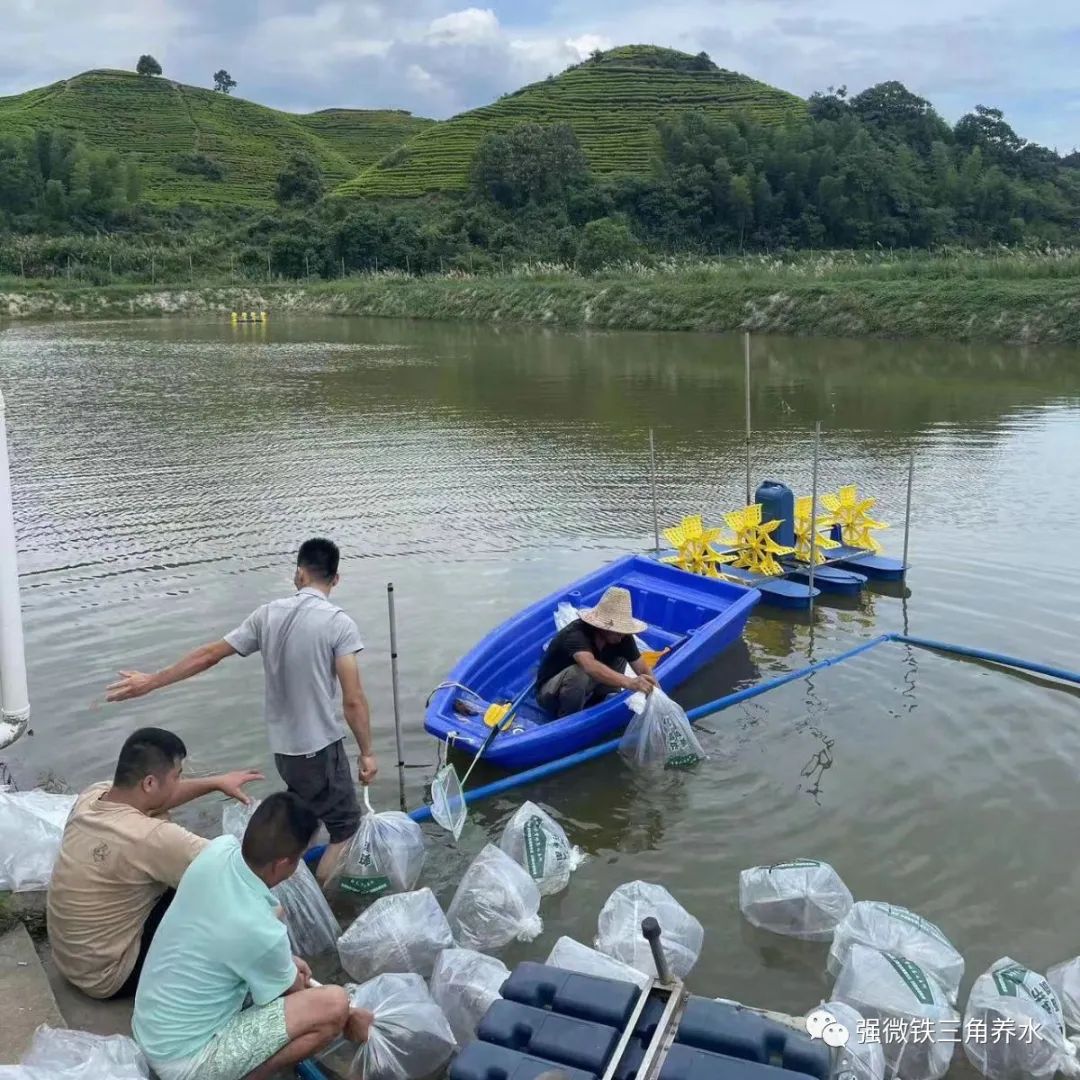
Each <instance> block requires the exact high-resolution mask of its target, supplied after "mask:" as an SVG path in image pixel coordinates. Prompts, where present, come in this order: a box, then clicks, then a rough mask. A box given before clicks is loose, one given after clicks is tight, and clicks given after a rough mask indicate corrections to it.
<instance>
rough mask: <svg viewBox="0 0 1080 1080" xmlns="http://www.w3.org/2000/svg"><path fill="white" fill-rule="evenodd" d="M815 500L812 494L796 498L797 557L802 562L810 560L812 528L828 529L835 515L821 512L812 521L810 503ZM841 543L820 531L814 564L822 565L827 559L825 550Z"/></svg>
mask: <svg viewBox="0 0 1080 1080" xmlns="http://www.w3.org/2000/svg"><path fill="white" fill-rule="evenodd" d="M812 502H813V497H812V496H810V495H803V496H801V497H800V498H798V499H796V500H795V522H794V524H795V558H797V559H798V560H799V561H800V562H804V563H809V562H810V547H811V544H810V538H811V535H812V531H811V530H815V529H826V528H828V527H829V526H830V525H832V524H833V520H834V519H833V517H832V516H831V515H829V514H820V515H818V516H816V517H814V519H813V522H812V523H811V512H810V504H811V503H812ZM839 546H840V545H839V543H837V541H835V540H833V539H832V538H830V537H828V536H823V535H822V534H821V533H820V532H819V533H818V537H817V544H816V551H815V558H814V565H815V566H820V565H821V564H822V563H823V562H824V561H825V556H824V555H823V554H822V552H823V551H828V550H830V549H831V548H838V547H839Z"/></svg>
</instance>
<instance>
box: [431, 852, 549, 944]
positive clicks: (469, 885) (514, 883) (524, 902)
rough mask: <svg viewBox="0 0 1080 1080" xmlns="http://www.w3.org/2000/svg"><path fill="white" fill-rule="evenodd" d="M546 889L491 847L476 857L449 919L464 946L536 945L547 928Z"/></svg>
mask: <svg viewBox="0 0 1080 1080" xmlns="http://www.w3.org/2000/svg"><path fill="white" fill-rule="evenodd" d="M539 910H540V890H539V889H538V888H537V887H536V882H535V881H533V879H532V878H531V877H529V875H528V873H526V871H525V870H523V869H522V868H521V867H520V866H518V864H517V863H516V862H514V860H513V859H511V858H510V856H509V855H507V854H506V853H505V852H503V851H500V850H499V848H497V847H496V846H495V845H494V844H488V845H487V846H486V847H485V848H484V849H483V851H481V852H480V854H479V855H477V856H476V858H475V859H473V861H472V863H471V864H470V866H469V868H468V870H466V871H465V876H464V877H463V878H462V879H461V884H460V885H458V887H457V892H455V893H454V899H453V900H451V901H450V906H449V907H448V908H447V909H446V917H447V918H448V919H449V920H450V926H451V928H452V929H453V932H454V938H455V939H456V940H457V941H458V943H459V944H461V945H465V946H467V947H468V948H470V949H479V950H481V951H483V950H487V949H498V948H501V947H502V946H503V945H508V944H509V943H510V942H511V941H514V940H515V939H516V940H517V941H532V940H533V938H535V937H536V936H537V935H538V934H539V933H540V931H541V930H542V929H543V923H542V922H541V921H540V916H539V914H538V912H539Z"/></svg>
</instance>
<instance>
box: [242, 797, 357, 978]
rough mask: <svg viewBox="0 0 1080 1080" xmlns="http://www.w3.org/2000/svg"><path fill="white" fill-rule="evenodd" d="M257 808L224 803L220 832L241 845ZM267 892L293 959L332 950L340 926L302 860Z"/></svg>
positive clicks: (255, 801)
mask: <svg viewBox="0 0 1080 1080" xmlns="http://www.w3.org/2000/svg"><path fill="white" fill-rule="evenodd" d="M258 805H259V803H258V800H255V799H253V800H252V802H251V805H250V806H245V805H244V804H243V803H242V802H237V801H236V800H232V801H231V802H228V803H226V804H225V806H224V808H223V809H222V811H221V831H222V832H224V833H228V834H229V835H231V836H235V837H236V839H237V840H239V841H240V842H241V843H243V841H244V830H245V829H247V825H248V822H249V821H250V820H251V815H252V814H254V813H255V810H256V808H257V807H258ZM270 891H271V892H272V893H273V894H274V896H276V897H277V899H278V901H279V902H280V904H281V909H282V911H283V912H284V914H285V926H286V927H287V929H288V931H289V941H290V942H292V947H293V951H294V952H295V953H296V955H297V956H303V957H305V958H310V957H313V956H319V955H320V954H322V953H324V952H328V951H329V950H330V949H332V948H334V945H335V944H336V942H337V939H338V936H339V935H340V934H341V926H340V925H339V923H338V921H337V918H336V917H335V916H334V913H333V912H332V911H331V910H330V905H329V904H328V903H327V900H326V896H325V895H324V894H323V891H322V887H321V886H320V885H319V883H318V881H316V879H315V875H314V874H313V873H312V872H311V870H310V869H309V868H308V865H307V863H305V862H304V861H303V859H301V860H300V863H299V865H298V866H297V867H296V870H294V871H293V875H292V877H290V878H286V879H285V880H284V881H282V882H281V883H280V884H278V885H275V886H274V887H273V889H271V890H270Z"/></svg>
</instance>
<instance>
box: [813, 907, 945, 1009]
mask: <svg viewBox="0 0 1080 1080" xmlns="http://www.w3.org/2000/svg"><path fill="white" fill-rule="evenodd" d="M856 943H857V944H860V945H867V946H869V947H870V948H871V949H878V950H880V951H881V952H893V953H898V954H899V955H900V956H905V957H907V959H909V960H914V961H915V963H916V964H918V965H919V967H921V968H922V969H923V970H924V971H928V972H929V973H930V974H931V975H933V976H934V978H936V979H937V981H938V982H939V983H940V984H941V985H942V986H943V987H945V989H946V991H947V992H948V995H949V1000H950V1001H951V1002H953V1003H954V1004H955V1003H956V995H957V992H958V990H959V989H960V980H961V979H962V978H963V977H964V958H963V957H962V956H961V955H960V953H959V952H957V950H956V948H955V947H954V946H953V943H952V942H951V941H949V939H948V938H947V937H946V936H945V935H944V934H943V933H942V932H941V930H940V929H939V928H938V927H936V926H935V925H934V924H933V923H932V922H929V921H928V920H926V919H924V918H922V917H921V916H919V915H916V914H915V912H913V911H909V910H908V909H907V908H905V907H898V906H897V905H895V904H884V903H882V902H881V901H878V900H860V901H858V903H856V904H853V905H852V907H851V910H850V911H849V912H848V913H847V915H845V916H844V918H843V919H842V920H841V921H840V923H839V924H838V925H837V927H836V930H835V932H834V933H833V941H832V945H831V946H830V948H829V959H828V969H829V974H830V975H837V974H839V972H840V969H841V968H842V967H843V966H844V961H845V960H846V958H847V953H848V950H849V949H850V948H851V946H852V945H853V944H856Z"/></svg>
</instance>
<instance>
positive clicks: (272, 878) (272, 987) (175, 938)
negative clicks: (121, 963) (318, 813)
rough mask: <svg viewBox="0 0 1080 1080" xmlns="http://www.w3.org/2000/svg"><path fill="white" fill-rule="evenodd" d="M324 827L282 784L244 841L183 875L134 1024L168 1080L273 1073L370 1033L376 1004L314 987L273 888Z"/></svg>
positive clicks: (208, 855)
mask: <svg viewBox="0 0 1080 1080" xmlns="http://www.w3.org/2000/svg"><path fill="white" fill-rule="evenodd" d="M317 826H318V819H317V818H316V817H315V814H314V813H313V812H312V811H311V810H310V809H309V808H308V806H307V805H306V804H305V803H304V802H302V801H301V799H300V798H299V797H298V796H296V795H293V794H291V793H290V792H278V793H276V794H274V795H271V796H270V797H269V798H267V799H266V800H264V801H263V803H262V805H261V806H259V808H258V809H257V810H256V811H255V813H254V814H253V815H252V818H251V821H250V823H249V824H248V827H247V831H246V832H245V833H244V840H243V844H242V845H241V844H240V843H239V842H238V841H237V840H236V839H235V838H234V837H232V836H222V837H219V838H218V839H217V840H214V841H213V842H212V843H211V844H209V845H208V846H207V847H206V848H205V849H204V850H203V851H202V852H201V853H200V854H199V855H198V856H197V857H196V858H195V859H194V861H193V862H192V863H191V865H190V866H189V867H188V868H187V870H186V871H185V873H184V876H183V877H182V878H181V880H180V887H179V888H178V889H177V891H176V897H175V899H174V900H173V902H172V905H171V907H170V908H169V910H168V912H166V914H165V917H164V918H163V919H162V921H161V925H160V926H159V927H158V931H157V934H156V936H155V937H154V942H153V944H152V945H151V947H150V952H149V954H148V955H147V958H146V964H145V966H144V968H143V974H142V978H141V980H140V982H139V989H138V993H137V994H136V996H135V1015H134V1017H133V1020H132V1030H133V1032H134V1035H135V1039H136V1041H137V1042H138V1043H139V1045H140V1046H141V1047H142V1049H143V1052H144V1053H145V1054H146V1056H147V1058H148V1059H149V1061H150V1064H151V1066H152V1067H153V1069H154V1071H155V1072H156V1073H157V1074H158V1076H159V1077H160V1078H161V1080H241V1077H246V1078H247V1080H267V1078H269V1077H271V1076H273V1075H274V1074H275V1073H277V1072H278V1071H279V1070H281V1069H285V1068H287V1067H289V1066H292V1065H295V1064H296V1063H297V1062H300V1061H303V1060H304V1059H305V1058H307V1057H311V1056H312V1055H313V1054H316V1053H318V1052H319V1051H320V1050H322V1049H324V1048H325V1047H326V1046H328V1045H329V1044H330V1043H331V1042H333V1041H334V1040H335V1039H336V1038H338V1036H340V1035H342V1034H343V1033H344V1034H345V1036H346V1037H347V1038H349V1039H352V1040H353V1041H354V1042H363V1041H364V1040H365V1039H366V1038H367V1029H368V1025H369V1024H370V1022H371V1014H370V1013H369V1012H366V1011H365V1010H361V1009H350V1007H349V998H348V995H347V994H346V993H345V991H344V990H343V989H342V988H341V987H340V986H325V987H313V986H311V985H310V980H311V969H310V968H309V967H308V965H307V964H306V963H305V962H304V961H303V960H301V959H299V958H298V957H294V956H293V955H292V952H291V950H290V948H289V935H288V932H287V930H286V929H285V925H284V923H283V922H282V921H281V920H280V919H279V918H278V916H277V913H276V909H277V900H276V899H275V898H274V895H273V893H271V891H270V890H271V889H272V888H273V887H274V886H275V885H277V884H279V883H280V882H282V881H284V880H285V879H286V878H288V877H290V876H291V875H292V874H293V872H294V871H295V870H296V868H297V865H298V864H299V862H300V859H301V858H302V857H303V853H304V851H305V849H306V848H307V846H308V844H309V843H310V841H311V837H312V836H313V835H314V833H315V830H316V828H317ZM248 994H250V995H251V998H252V1002H253V1004H252V1006H251V1007H250V1008H248V1009H244V1008H243V1005H244V1001H245V999H246V998H247V996H248Z"/></svg>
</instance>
